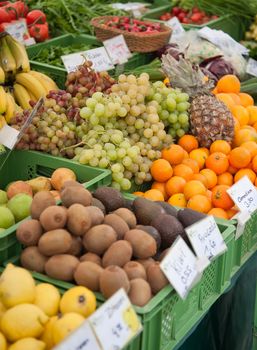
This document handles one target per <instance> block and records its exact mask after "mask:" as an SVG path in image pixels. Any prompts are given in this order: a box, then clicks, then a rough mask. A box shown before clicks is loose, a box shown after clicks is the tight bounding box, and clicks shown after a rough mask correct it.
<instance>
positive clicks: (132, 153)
mask: <svg viewBox="0 0 257 350" xmlns="http://www.w3.org/2000/svg"><path fill="white" fill-rule="evenodd" d="M139 153H140V148H139V147H138V146H133V147H131V148H129V149H128V150H127V154H128V156H129V157H130V158H132V159H133V158H135V157H137V156H138V155H139Z"/></svg>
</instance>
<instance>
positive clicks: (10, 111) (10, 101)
mask: <svg viewBox="0 0 257 350" xmlns="http://www.w3.org/2000/svg"><path fill="white" fill-rule="evenodd" d="M6 97H7V108H6V112H5V114H4V117H5V120H6V122H7V123H8V124H9V123H10V121H11V119H12V118H13V117H14V115H15V112H16V109H15V101H14V98H13V97H12V95H11V94H10V93H9V92H7V93H6Z"/></svg>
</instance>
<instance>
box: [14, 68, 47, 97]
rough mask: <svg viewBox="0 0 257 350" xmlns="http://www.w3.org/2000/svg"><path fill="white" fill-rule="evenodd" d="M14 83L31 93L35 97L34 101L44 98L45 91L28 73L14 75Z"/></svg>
mask: <svg viewBox="0 0 257 350" xmlns="http://www.w3.org/2000/svg"><path fill="white" fill-rule="evenodd" d="M16 82H17V83H18V84H21V85H22V86H24V87H25V88H26V89H27V90H29V91H31V92H32V93H33V95H35V97H36V99H38V100H39V99H40V97H45V96H46V91H45V89H44V87H43V85H42V84H41V83H40V82H39V81H38V79H36V78H35V77H33V76H32V75H30V74H29V73H18V74H16Z"/></svg>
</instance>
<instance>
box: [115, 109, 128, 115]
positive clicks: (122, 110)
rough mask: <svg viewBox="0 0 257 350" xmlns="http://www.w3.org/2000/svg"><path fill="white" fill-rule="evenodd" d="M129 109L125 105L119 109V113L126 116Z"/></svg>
mask: <svg viewBox="0 0 257 350" xmlns="http://www.w3.org/2000/svg"><path fill="white" fill-rule="evenodd" d="M127 113H128V112H127V110H126V108H125V107H121V108H119V109H118V111H117V114H118V116H119V117H125V116H126V115H127Z"/></svg>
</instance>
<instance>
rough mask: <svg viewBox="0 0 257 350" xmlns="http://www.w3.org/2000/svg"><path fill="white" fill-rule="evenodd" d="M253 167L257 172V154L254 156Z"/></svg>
mask: <svg viewBox="0 0 257 350" xmlns="http://www.w3.org/2000/svg"><path fill="white" fill-rule="evenodd" d="M252 169H253V171H254V172H256V173H257V156H255V157H253V160H252Z"/></svg>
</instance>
